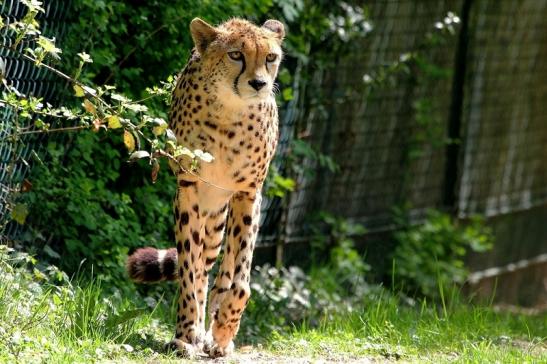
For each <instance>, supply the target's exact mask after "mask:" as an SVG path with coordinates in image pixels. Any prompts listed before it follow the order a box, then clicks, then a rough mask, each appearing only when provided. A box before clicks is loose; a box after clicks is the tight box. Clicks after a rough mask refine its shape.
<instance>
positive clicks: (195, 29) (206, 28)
mask: <svg viewBox="0 0 547 364" xmlns="http://www.w3.org/2000/svg"><path fill="white" fill-rule="evenodd" d="M190 32H191V33H192V39H193V40H194V44H195V45H196V48H197V49H198V51H199V53H200V54H203V52H205V50H206V49H207V47H208V46H209V44H211V42H212V41H214V40H215V38H216V37H217V35H218V31H217V30H216V29H215V28H214V27H213V26H211V25H209V24H207V23H206V22H204V21H203V20H201V19H200V18H194V20H192V22H191V23H190Z"/></svg>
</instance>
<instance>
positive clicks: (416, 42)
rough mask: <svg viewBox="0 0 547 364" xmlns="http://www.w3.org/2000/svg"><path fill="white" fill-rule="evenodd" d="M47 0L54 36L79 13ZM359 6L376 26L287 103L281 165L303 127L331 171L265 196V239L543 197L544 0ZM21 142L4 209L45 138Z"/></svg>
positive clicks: (14, 73) (50, 94) (39, 85)
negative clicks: (317, 222)
mask: <svg viewBox="0 0 547 364" xmlns="http://www.w3.org/2000/svg"><path fill="white" fill-rule="evenodd" d="M45 3H46V9H47V11H46V13H45V14H44V15H42V22H43V24H44V25H45V28H44V31H45V33H46V35H48V36H50V37H52V36H55V37H57V38H59V37H61V36H62V34H63V31H64V28H65V26H66V24H67V17H68V16H73V14H72V15H70V14H68V12H67V11H65V10H66V9H68V6H69V2H67V1H60V0H59V1H46V2H45ZM363 5H364V6H365V7H366V8H367V9H368V13H369V17H370V21H371V24H372V25H373V30H372V32H371V33H370V34H369V35H367V36H366V37H365V38H364V39H362V40H359V41H357V42H355V44H351V47H350V48H351V50H350V52H348V53H347V54H340V55H334V56H335V57H336V62H335V63H336V67H334V68H332V69H329V70H328V71H324V72H315V73H313V74H312V80H311V81H310V83H309V84H308V86H307V87H306V88H305V89H301V88H299V87H296V88H295V91H296V92H297V93H296V94H295V98H294V100H293V101H292V102H291V103H290V104H289V105H288V106H287V107H286V108H285V109H284V110H282V113H281V115H282V125H281V142H280V146H279V150H278V154H279V155H280V158H279V161H278V162H277V164H276V166H277V167H278V168H280V169H283V168H287V159H288V157H290V156H291V153H292V149H291V141H292V139H293V136H294V135H296V134H299V135H300V136H304V137H305V139H306V140H307V141H308V142H310V144H311V145H312V146H313V148H314V149H315V150H316V151H318V152H320V153H323V154H325V155H328V156H331V157H332V158H333V159H334V161H335V162H336V164H337V165H338V167H339V169H338V171H337V172H334V173H333V172H332V171H329V170H328V169H326V168H322V167H320V165H319V162H318V161H317V160H314V159H304V161H303V162H302V166H303V168H304V169H306V170H312V171H315V175H314V176H313V177H310V176H309V174H308V173H296V174H294V176H293V177H295V179H296V182H297V188H296V191H294V192H293V193H292V194H290V196H289V197H288V200H287V201H285V202H282V201H280V200H279V199H265V202H264V206H263V212H264V213H263V224H262V229H261V232H262V233H261V235H262V242H261V245H262V247H267V246H273V245H276V244H278V245H279V244H280V242H283V243H291V242H292V243H297V242H300V241H305V240H307V239H309V233H310V222H309V221H310V220H309V217H310V215H312V214H313V213H315V212H317V211H328V212H330V213H332V214H335V215H338V216H342V217H345V218H348V219H351V220H354V221H356V222H359V223H362V224H364V225H365V226H366V227H367V229H368V230H369V231H372V232H374V231H387V230H390V229H391V228H392V221H393V212H392V209H393V207H395V206H411V209H410V211H411V215H412V216H413V217H414V218H415V219H416V220H419V219H420V218H421V217H422V216H424V213H425V211H426V210H427V209H429V208H438V209H446V210H449V211H452V212H455V214H456V215H457V216H458V217H460V218H468V217H470V216H471V215H473V214H476V213H480V214H485V215H487V216H489V217H496V216H500V215H508V214H516V213H519V212H520V211H528V210H530V209H532V208H539V207H542V206H545V205H546V204H547V168H545V161H546V160H547V147H546V146H547V114H546V113H545V111H544V108H545V107H544V104H545V100H547V62H545V59H547V31H546V30H547V16H546V15H547V0H506V1H502V2H500V1H495V0H476V1H472V0H439V1H415V0H376V1H370V2H366V3H364V4H363ZM0 6H1V11H0V12H1V14H2V15H3V16H4V17H5V18H7V19H13V18H16V17H19V16H21V15H22V6H21V4H19V2H18V1H16V0H11V1H3V2H2V5H0ZM450 12H453V13H454V14H456V15H457V16H459V22H458V21H457V20H458V18H453V17H452V18H451V19H452V20H451V21H452V22H453V23H452V26H453V27H454V30H455V31H454V34H450V33H449V32H448V33H447V32H444V33H443V34H444V35H442V36H435V34H441V33H442V29H441V28H442V26H444V27H446V26H447V21H446V20H445V18H446V17H447V14H449V13H450ZM449 22H450V21H449ZM445 30H446V29H445ZM0 36H1V37H2V39H1V41H2V42H3V44H4V45H6V44H7V38H6V36H5V34H0ZM0 57H1V58H2V61H3V63H4V64H5V65H6V71H5V76H4V77H5V78H6V79H7V80H8V81H9V82H12V83H13V84H14V85H15V86H16V87H17V88H18V89H19V90H20V91H21V92H24V93H31V94H34V95H35V96H40V97H44V99H45V100H46V101H47V100H55V98H56V97H58V95H59V90H60V88H62V87H64V85H59V84H58V83H57V81H55V80H53V78H52V76H51V75H48V74H47V73H46V72H45V71H44V70H41V69H38V68H36V67H34V66H33V65H32V64H30V63H28V62H26V61H23V60H21V59H18V58H16V57H14V55H13V53H12V52H10V51H9V50H6V48H5V47H3V48H0ZM409 59H410V61H409ZM393 65H398V66H397V67H395V68H393ZM379 75H387V76H386V78H385V80H384V81H385V82H382V83H376V82H375V78H377V77H379ZM295 77H296V79H297V80H298V78H299V77H300V74H299V73H298V72H297V73H296V75H295ZM298 92H301V94H298ZM13 122H14V118H13V115H11V114H9V112H8V111H7V110H6V109H2V111H1V115H0V137H2V138H5V137H6V136H7V135H9V134H10V130H11V128H12V127H13ZM448 138H452V139H453V140H449V139H448ZM24 145H25V146H26V147H25V149H23V150H13V149H12V148H11V147H10V145H9V144H7V143H1V144H0V157H1V165H0V204H2V206H0V211H5V207H4V206H5V204H6V202H7V198H8V195H9V193H10V186H14V185H16V184H17V183H18V182H20V181H21V180H22V179H23V178H24V176H25V174H26V173H27V171H28V168H27V165H26V163H25V161H26V160H28V159H29V157H30V151H31V150H32V149H34V150H37V149H38V150H39V149H40V146H41V145H43V141H42V140H40V139H36V140H34V141H33V142H32V143H29V142H25V143H24ZM4 219H6V217H5V216H4ZM502 230H503V229H502ZM502 230H500V231H502ZM522 231H524V230H522ZM543 235H545V234H543ZM537 236H538V237H536V239H541V238H542V235H541V234H540V235H537ZM545 238H546V239H547V237H545ZM538 244H540V242H537V241H536V242H535V245H536V246H537V245H538ZM302 249H307V248H304V246H303V248H302ZM540 250H541V249H540Z"/></svg>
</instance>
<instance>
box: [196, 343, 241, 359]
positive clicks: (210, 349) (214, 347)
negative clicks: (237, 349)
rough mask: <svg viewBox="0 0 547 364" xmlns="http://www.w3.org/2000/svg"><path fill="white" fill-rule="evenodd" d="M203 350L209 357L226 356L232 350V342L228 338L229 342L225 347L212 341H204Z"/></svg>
mask: <svg viewBox="0 0 547 364" xmlns="http://www.w3.org/2000/svg"><path fill="white" fill-rule="evenodd" d="M203 351H204V352H205V353H206V354H209V357H211V358H219V357H224V356H228V355H230V354H232V353H233V352H234V342H233V341H232V340H230V342H229V343H228V345H227V346H226V347H221V346H220V345H218V344H217V343H215V342H214V341H213V342H206V343H205V345H204V346H203Z"/></svg>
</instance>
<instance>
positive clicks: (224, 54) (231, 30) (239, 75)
mask: <svg viewBox="0 0 547 364" xmlns="http://www.w3.org/2000/svg"><path fill="white" fill-rule="evenodd" d="M190 30H191V33H192V38H193V40H194V43H195V46H196V50H197V51H198V52H199V54H200V57H201V63H202V67H203V68H204V70H205V73H206V74H207V75H210V76H208V77H210V79H209V81H210V82H211V83H213V84H214V85H215V86H214V87H215V88H216V90H217V92H220V93H223V96H225V97H229V98H235V99H239V100H252V99H256V98H267V97H270V95H272V94H273V87H274V81H275V77H276V76H277V71H278V68H279V63H280V62H281V58H282V51H281V43H282V41H283V37H284V36H285V30H284V27H283V24H282V23H281V22H279V21H277V20H268V21H266V22H265V23H264V24H263V25H262V26H261V27H258V26H256V25H254V24H252V23H250V22H248V21H246V20H242V19H232V20H229V21H227V22H225V23H223V24H221V25H220V26H218V27H213V26H211V25H209V24H207V23H206V22H204V21H203V20H201V19H199V18H196V19H194V20H193V21H192V23H191V24H190Z"/></svg>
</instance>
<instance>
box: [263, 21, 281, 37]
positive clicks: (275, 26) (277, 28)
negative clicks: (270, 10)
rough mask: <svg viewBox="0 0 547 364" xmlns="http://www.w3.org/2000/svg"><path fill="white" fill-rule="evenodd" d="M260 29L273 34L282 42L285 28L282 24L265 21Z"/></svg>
mask: <svg viewBox="0 0 547 364" xmlns="http://www.w3.org/2000/svg"><path fill="white" fill-rule="evenodd" d="M262 28H266V29H268V30H269V31H271V32H274V33H275V34H276V35H277V38H278V39H279V40H283V38H284V37H285V27H284V26H283V23H281V22H280V21H278V20H273V19H270V20H266V22H265V23H264V24H263V25H262Z"/></svg>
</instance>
